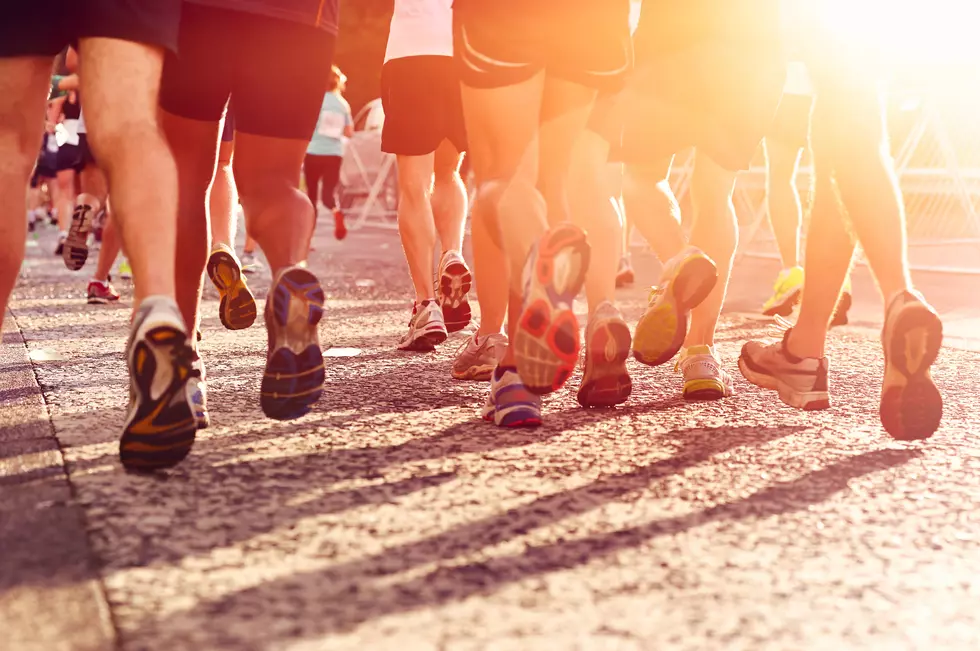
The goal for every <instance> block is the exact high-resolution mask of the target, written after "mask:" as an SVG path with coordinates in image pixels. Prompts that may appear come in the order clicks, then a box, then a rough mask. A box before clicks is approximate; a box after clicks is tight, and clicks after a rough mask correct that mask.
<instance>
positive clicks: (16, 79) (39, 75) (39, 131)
mask: <svg viewBox="0 0 980 651" xmlns="http://www.w3.org/2000/svg"><path fill="white" fill-rule="evenodd" d="M51 61H52V60H51V58H45V57H19V58H16V59H3V58H0V134H2V137H0V148H2V154H0V166H6V165H7V164H9V162H10V161H11V160H16V159H17V158H18V157H19V158H22V159H23V166H24V167H23V169H24V171H23V175H24V181H25V182H26V180H27V177H28V175H29V174H30V168H29V164H30V160H31V159H34V158H35V157H36V154H37V143H39V142H42V141H43V139H44V103H45V97H46V95H45V92H46V89H47V88H48V86H49V84H50V80H51ZM51 137H52V138H53V137H54V136H51ZM42 158H43V153H42ZM4 169H6V168H5V167H4Z"/></svg>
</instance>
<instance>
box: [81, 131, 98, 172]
mask: <svg viewBox="0 0 980 651" xmlns="http://www.w3.org/2000/svg"><path fill="white" fill-rule="evenodd" d="M78 149H79V152H80V154H81V159H82V160H81V162H82V168H83V169H84V168H86V167H88V166H89V165H92V166H93V167H97V166H98V163H97V162H96V161H95V154H93V153H92V148H91V147H90V146H89V144H88V135H87V134H84V133H80V134H78Z"/></svg>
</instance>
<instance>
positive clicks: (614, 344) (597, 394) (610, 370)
mask: <svg viewBox="0 0 980 651" xmlns="http://www.w3.org/2000/svg"><path fill="white" fill-rule="evenodd" d="M631 339H632V338H631V337H630V328H629V326H628V325H627V324H626V321H624V320H623V315H622V314H620V313H619V310H617V309H616V308H615V307H614V306H613V304H612V303H609V302H608V301H607V302H603V303H601V304H600V305H599V306H598V307H597V308H596V311H595V313H594V314H593V315H592V317H591V318H590V319H589V324H588V326H586V329H585V373H584V374H583V376H582V386H581V387H579V390H578V403H579V404H580V405H582V406H583V407H615V406H616V405H621V404H623V403H624V402H626V401H627V400H628V399H629V397H630V394H631V393H632V392H633V382H632V380H630V375H629V372H628V371H627V370H626V360H627V358H629V355H630V344H631V343H632V342H631Z"/></svg>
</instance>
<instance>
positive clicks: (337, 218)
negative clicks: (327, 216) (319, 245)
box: [333, 208, 347, 241]
mask: <svg viewBox="0 0 980 651" xmlns="http://www.w3.org/2000/svg"><path fill="white" fill-rule="evenodd" d="M333 236H334V237H335V238H336V239H337V240H338V241H339V240H342V239H344V238H345V237H347V222H346V221H345V220H344V211H342V210H341V209H340V208H335V209H334V211H333Z"/></svg>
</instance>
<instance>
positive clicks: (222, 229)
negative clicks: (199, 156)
mask: <svg viewBox="0 0 980 651" xmlns="http://www.w3.org/2000/svg"><path fill="white" fill-rule="evenodd" d="M226 119H227V118H226ZM234 154H235V141H234V140H231V141H225V140H222V141H221V144H220V145H219V146H218V165H217V167H216V168H215V170H214V180H213V181H211V188H210V190H209V192H208V223H209V224H210V225H211V247H212V248H214V247H215V246H216V245H218V244H224V245H225V246H227V247H228V248H229V249H231V250H232V251H234V250H235V237H236V236H237V234H238V212H237V211H236V210H235V206H237V205H238V193H237V191H236V189H235V175H234V173H233V172H232V159H233V157H234Z"/></svg>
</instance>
